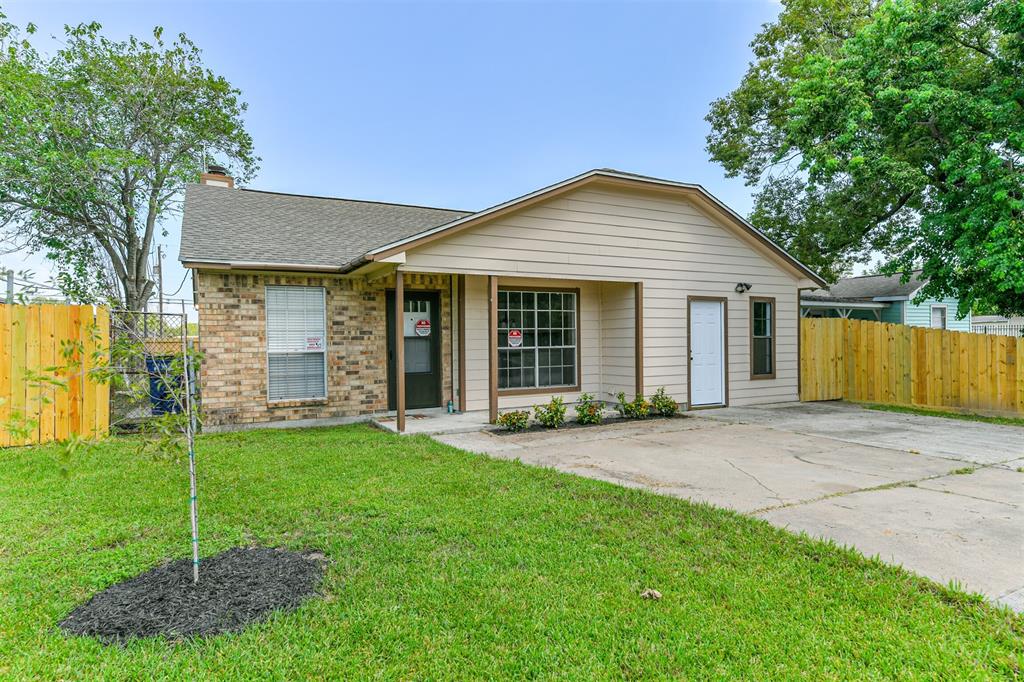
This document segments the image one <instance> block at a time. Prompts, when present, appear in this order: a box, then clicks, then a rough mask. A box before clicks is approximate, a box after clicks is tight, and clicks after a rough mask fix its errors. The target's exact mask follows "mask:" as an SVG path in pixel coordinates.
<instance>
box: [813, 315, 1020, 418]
mask: <svg viewBox="0 0 1024 682" xmlns="http://www.w3.org/2000/svg"><path fill="white" fill-rule="evenodd" d="M800 399H801V400H808V401H811V400H839V399H845V400H855V401H862V402H872V403H884V404H889V405H912V406H918V407H934V408H939V409H954V410H978V411H983V412H999V413H1005V414H1024V338H1019V337H1017V338H1015V337H1011V336H995V335H991V334H971V333H967V332H952V331H946V330H944V329H926V328H923V327H908V326H907V325H903V324H885V323H882V322H869V321H867V320H844V319H839V318H806V319H803V320H801V321H800Z"/></svg>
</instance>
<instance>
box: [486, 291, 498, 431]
mask: <svg viewBox="0 0 1024 682" xmlns="http://www.w3.org/2000/svg"><path fill="white" fill-rule="evenodd" d="M487 301H488V303H487V309H488V316H487V317H488V329H489V331H488V334H487V337H488V339H487V341H488V349H487V365H488V366H487V370H488V371H487V374H488V381H487V393H488V398H489V402H490V408H491V415H490V417H491V423H492V424H493V423H495V422H496V421H498V278H497V277H496V276H494V275H488V276H487Z"/></svg>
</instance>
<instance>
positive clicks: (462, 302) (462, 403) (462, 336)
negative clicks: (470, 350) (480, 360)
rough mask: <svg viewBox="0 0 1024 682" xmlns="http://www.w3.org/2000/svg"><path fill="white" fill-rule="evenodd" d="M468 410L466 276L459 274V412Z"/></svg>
mask: <svg viewBox="0 0 1024 682" xmlns="http://www.w3.org/2000/svg"><path fill="white" fill-rule="evenodd" d="M465 411H466V276H465V275H459V412H465Z"/></svg>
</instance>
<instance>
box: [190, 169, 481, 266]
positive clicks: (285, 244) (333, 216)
mask: <svg viewBox="0 0 1024 682" xmlns="http://www.w3.org/2000/svg"><path fill="white" fill-rule="evenodd" d="M466 215H469V214H468V213H467V212H465V211H451V210H447V209H440V208H427V207H423V206H407V205H403V204H386V203H379V202H373V201H355V200H351V199H330V198H324V197H309V196H301V195H295V194H277V193H274V192H260V191H255V190H246V189H241V190H239V189H228V188H224V187H215V186H213V185H188V187H187V188H186V189H185V215H184V218H183V219H182V225H181V251H180V255H179V259H180V260H182V261H204V262H225V263H279V264H291V265H295V264H301V265H306V266H316V265H318V266H333V267H338V268H341V267H343V266H345V265H348V264H351V263H353V262H354V261H357V260H358V259H359V258H360V257H362V256H363V255H365V254H366V253H367V252H368V251H370V250H372V249H374V248H376V247H379V246H382V245H384V244H388V243H391V242H393V241H396V240H399V239H403V238H405V237H409V236H411V235H414V234H417V233H419V232H422V231H423V230H427V229H430V228H432V227H437V226H438V225H443V224H445V223H448V222H451V221H452V220H455V219H457V218H461V217H463V216H466Z"/></svg>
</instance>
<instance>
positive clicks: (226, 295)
mask: <svg viewBox="0 0 1024 682" xmlns="http://www.w3.org/2000/svg"><path fill="white" fill-rule="evenodd" d="M193 274H194V276H195V282H196V294H197V296H196V301H197V307H198V310H199V334H200V343H201V347H202V351H203V354H204V357H203V364H202V371H201V374H200V382H201V387H202V396H203V412H204V419H205V424H206V425H208V426H213V427H217V426H225V425H244V424H252V423H257V422H272V421H282V420H290V419H324V418H332V417H356V416H362V415H370V414H373V413H377V412H383V411H385V410H386V409H387V401H388V386H387V364H386V363H387V322H386V318H385V293H386V291H387V290H388V289H393V288H394V285H395V279H394V276H393V275H391V276H388V277H385V278H380V279H377V280H374V281H372V282H367V281H366V280H365V279H364V278H362V277H352V278H345V277H327V276H319V275H290V274H287V275H286V274H240V273H225V272H223V271H217V270H196V271H195V272H194V273H193ZM267 285H300V286H322V287H324V288H325V290H326V293H327V296H326V299H327V398H326V399H325V400H315V401H288V402H273V403H270V402H268V401H267V334H266V305H265V287H266V286H267ZM405 288H406V289H407V290H435V291H439V292H440V294H441V330H440V333H441V371H442V378H441V381H442V395H443V401H444V402H447V401H448V400H449V399H452V400H454V396H453V393H452V352H451V349H452V346H451V329H452V310H451V286H450V278H449V276H448V275H423V274H406V275H405Z"/></svg>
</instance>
